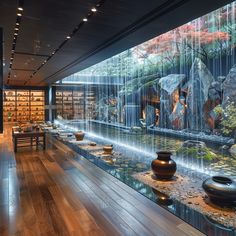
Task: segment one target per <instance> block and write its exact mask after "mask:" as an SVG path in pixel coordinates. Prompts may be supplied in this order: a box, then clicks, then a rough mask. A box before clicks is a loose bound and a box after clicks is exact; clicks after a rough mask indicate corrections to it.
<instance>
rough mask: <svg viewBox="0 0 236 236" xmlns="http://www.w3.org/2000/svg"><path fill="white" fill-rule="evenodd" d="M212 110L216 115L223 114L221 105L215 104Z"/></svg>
mask: <svg viewBox="0 0 236 236" xmlns="http://www.w3.org/2000/svg"><path fill="white" fill-rule="evenodd" d="M213 110H214V112H215V113H216V114H217V115H222V114H223V108H222V106H221V105H217V106H216V107H215V108H214V109H213Z"/></svg>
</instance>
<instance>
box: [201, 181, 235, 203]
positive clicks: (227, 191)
mask: <svg viewBox="0 0 236 236" xmlns="http://www.w3.org/2000/svg"><path fill="white" fill-rule="evenodd" d="M202 188H203V189H204V191H205V192H206V194H207V195H208V197H209V198H210V200H211V201H212V202H214V203H216V204H219V205H224V204H227V203H233V202H236V182H235V181H233V180H232V179H230V178H227V177H224V176H213V177H212V178H208V179H206V180H205V181H204V182H203V183H202Z"/></svg>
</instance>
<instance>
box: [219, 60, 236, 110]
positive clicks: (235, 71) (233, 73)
mask: <svg viewBox="0 0 236 236" xmlns="http://www.w3.org/2000/svg"><path fill="white" fill-rule="evenodd" d="M230 102H234V103H235V104H236V64H235V65H234V66H233V67H232V69H231V70H230V71H229V74H228V75H227V77H226V79H225V81H224V83H223V102H222V104H223V107H226V106H227V105H228V104H229V103H230Z"/></svg>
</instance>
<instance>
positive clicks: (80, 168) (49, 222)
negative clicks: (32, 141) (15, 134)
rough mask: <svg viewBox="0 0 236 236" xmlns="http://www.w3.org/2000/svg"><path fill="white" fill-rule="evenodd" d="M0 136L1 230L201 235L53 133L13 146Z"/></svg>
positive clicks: (17, 233)
mask: <svg viewBox="0 0 236 236" xmlns="http://www.w3.org/2000/svg"><path fill="white" fill-rule="evenodd" d="M5 128H6V129H5V132H4V135H2V137H1V139H0V156H1V158H0V235H1V236H5V235H6V236H8V235H14V236H28V235H30V236H31V235H32V236H37V235H39V236H47V235H50V236H53V235H69V236H70V235H73V236H80V235H81V236H84V235H85V236H86V235H95V236H100V235H101V236H104V235H108V236H111V235H112V236H116V235H117V236H118V235H142V236H143V235H145V236H147V235H158V236H162V235H166V236H169V235H171V236H172V235H175V236H179V235H181V236H187V235H189V236H193V235H194V236H196V235H202V234H201V233H200V232H199V231H197V230H196V229H194V228H192V227H191V226H189V225H188V224H186V223H184V222H183V221H182V220H180V219H179V218H177V217H175V216H174V215H172V214H170V213H169V212H167V211H166V210H164V209H162V208H160V207H159V206H157V205H156V204H155V203H153V202H151V201H150V200H148V199H147V198H145V197H143V196H142V195H140V194H139V193H137V192H136V191H134V190H133V189H131V188H129V187H128V186H126V185H125V184H123V183H121V182H120V181H118V180H117V179H115V178H114V177H112V176H110V175H109V174H107V173H105V172H104V171H103V170H101V169H99V168H98V167H96V166H94V165H93V164H92V163H90V162H89V161H87V160H86V159H84V158H82V157H80V156H79V155H77V154H76V153H74V152H73V151H72V150H71V149H70V148H68V147H67V146H64V145H63V144H62V143H60V142H58V141H57V140H55V139H52V138H48V145H47V150H45V151H43V150H37V151H36V150H34V149H30V148H22V149H19V152H17V153H16V154H15V153H14V152H13V148H12V139H11V129H10V127H5Z"/></svg>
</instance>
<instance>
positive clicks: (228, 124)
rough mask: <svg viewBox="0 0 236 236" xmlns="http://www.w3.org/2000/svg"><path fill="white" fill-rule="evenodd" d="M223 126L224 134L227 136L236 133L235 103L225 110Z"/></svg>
mask: <svg viewBox="0 0 236 236" xmlns="http://www.w3.org/2000/svg"><path fill="white" fill-rule="evenodd" d="M221 125H222V132H223V133H224V134H225V135H231V134H233V133H234V132H235V131H236V106H235V104H234V102H231V103H229V104H228V105H227V106H226V108H225V109H224V111H223V120H222V122H221Z"/></svg>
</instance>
